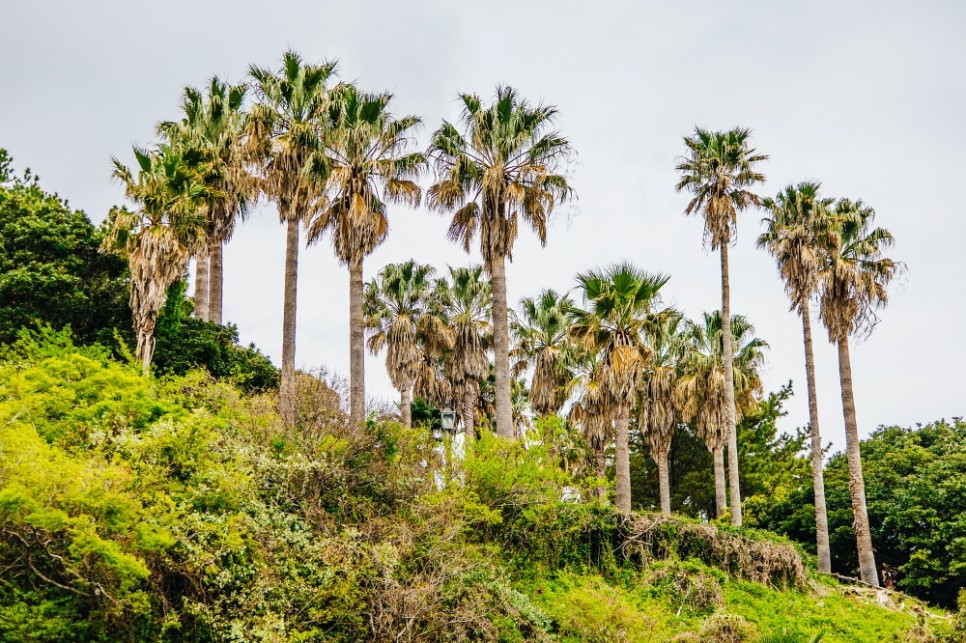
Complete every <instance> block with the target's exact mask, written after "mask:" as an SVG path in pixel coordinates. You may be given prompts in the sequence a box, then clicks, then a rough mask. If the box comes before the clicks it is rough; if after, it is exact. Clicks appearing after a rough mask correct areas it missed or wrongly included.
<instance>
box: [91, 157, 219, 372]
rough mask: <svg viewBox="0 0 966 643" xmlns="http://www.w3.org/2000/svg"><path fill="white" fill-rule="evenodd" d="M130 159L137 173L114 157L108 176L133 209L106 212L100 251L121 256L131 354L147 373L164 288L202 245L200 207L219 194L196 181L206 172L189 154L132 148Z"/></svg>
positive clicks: (176, 276)
mask: <svg viewBox="0 0 966 643" xmlns="http://www.w3.org/2000/svg"><path fill="white" fill-rule="evenodd" d="M134 156H135V158H136V159H137V163H138V168H137V174H135V173H133V172H132V171H131V170H130V169H129V168H128V167H126V166H125V165H123V164H122V163H121V162H120V161H118V160H117V159H116V158H115V159H113V162H114V172H113V175H114V178H116V179H118V180H119V181H120V182H121V183H122V184H123V185H124V192H125V195H126V196H127V197H128V198H129V199H131V200H132V201H133V202H134V203H136V204H137V211H136V212H131V211H129V210H128V209H126V208H114V209H113V210H112V211H111V214H110V217H109V222H110V223H109V225H110V232H109V234H108V236H107V237H106V238H105V240H104V245H103V249H104V250H105V251H108V252H118V253H121V254H125V255H127V259H128V264H129V265H130V269H131V313H132V315H133V318H134V319H133V321H134V333H135V335H136V336H137V347H136V349H135V356H136V358H137V360H138V361H139V362H140V363H141V368H142V369H143V371H144V374H145V375H147V374H148V373H150V371H151V358H152V356H153V353H154V326H155V323H156V322H157V319H158V313H159V312H160V310H161V307H162V306H163V305H164V301H165V299H166V297H167V291H168V286H170V285H171V284H172V283H174V282H175V281H176V280H177V279H178V278H179V277H181V275H182V274H184V271H185V269H186V268H187V265H188V259H189V258H190V256H191V254H192V252H194V251H196V250H197V249H198V248H199V247H200V246H201V245H203V243H204V240H205V219H206V212H205V210H204V204H205V203H206V202H208V201H209V199H211V198H218V196H219V195H217V193H214V194H213V193H212V192H210V190H209V189H208V187H207V186H206V185H205V184H204V181H203V178H202V177H203V176H204V175H205V174H206V173H207V172H209V171H210V168H209V167H208V166H207V165H205V163H204V160H203V159H202V158H201V157H200V156H199V155H198V154H197V153H195V152H192V151H191V150H179V149H177V148H173V147H171V146H168V145H160V146H158V147H157V149H156V150H151V151H149V150H145V149H141V148H138V147H135V148H134Z"/></svg>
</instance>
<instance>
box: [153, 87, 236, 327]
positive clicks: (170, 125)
mask: <svg viewBox="0 0 966 643" xmlns="http://www.w3.org/2000/svg"><path fill="white" fill-rule="evenodd" d="M246 90H247V87H246V86H245V85H228V84H226V83H224V82H222V81H221V80H219V79H218V77H217V76H214V77H212V79H211V81H209V84H208V88H207V93H206V94H203V93H202V92H201V91H199V90H197V89H195V88H193V87H186V88H185V90H184V96H183V98H182V101H181V109H182V111H183V112H184V117H183V118H182V119H181V120H180V121H167V122H164V123H161V124H160V125H159V126H158V131H159V133H160V134H161V135H162V136H164V137H165V138H166V139H167V140H168V141H169V142H171V143H172V144H177V145H185V146H190V147H192V148H193V149H196V150H198V151H199V152H200V153H201V154H202V155H203V156H204V158H205V159H206V160H207V161H208V163H209V165H210V168H211V171H210V172H209V173H208V174H207V175H206V176H205V177H204V179H205V183H206V184H207V185H209V186H211V187H212V188H213V190H214V191H215V192H216V193H217V195H218V198H212V199H211V201H210V202H209V203H208V204H207V211H208V225H207V228H208V229H207V237H208V238H207V244H206V247H204V248H202V251H201V252H199V253H198V254H197V257H196V258H195V261H196V275H195V316H196V317H198V318H200V319H205V320H207V321H212V322H215V323H216V324H220V323H221V322H222V301H223V297H222V291H223V288H222V284H223V280H224V274H223V272H224V270H223V262H222V249H223V246H224V244H225V243H226V242H227V241H228V240H229V239H230V238H231V235H232V233H233V232H234V229H235V224H236V223H237V221H238V219H239V218H241V217H243V216H244V215H245V213H246V211H247V209H248V206H249V205H250V204H251V201H252V197H253V196H254V194H253V187H254V186H253V182H252V179H251V177H250V176H249V175H248V173H247V171H246V168H245V164H244V162H243V155H242V152H243V150H242V142H243V141H242V136H243V134H244V130H245V123H246V119H247V114H246V113H245V112H244V111H243V109H242V106H243V102H244V99H245V92H246ZM209 267H210V268H209Z"/></svg>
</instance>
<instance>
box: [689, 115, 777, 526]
mask: <svg viewBox="0 0 966 643" xmlns="http://www.w3.org/2000/svg"><path fill="white" fill-rule="evenodd" d="M750 136H751V130H749V129H745V128H741V127H738V128H735V129H733V130H730V131H727V132H711V131H708V130H704V129H701V128H700V127H696V128H694V135H693V136H686V137H685V138H684V144H685V145H686V146H687V148H688V156H686V157H684V158H682V159H681V160H680V162H679V163H678V165H677V168H676V169H677V171H678V172H680V173H681V178H680V180H679V181H678V183H677V185H676V186H675V187H676V189H677V191H678V192H681V191H684V190H686V191H688V192H690V193H691V194H693V195H694V196H693V198H692V199H691V201H690V202H689V203H688V207H687V208H686V209H685V211H684V213H685V214H697V213H700V214H701V215H702V216H703V217H704V237H705V242H706V243H708V242H710V244H711V249H712V250H720V251H721V316H722V318H723V323H724V326H725V327H726V328H727V327H728V326H729V325H730V321H729V320H730V318H731V282H730V278H729V275H728V246H730V245H731V243H732V239H733V237H734V234H735V231H736V228H737V223H738V213H739V212H740V211H742V210H744V209H745V208H747V207H749V206H752V205H759V204H760V202H761V199H760V198H759V197H758V196H757V195H756V194H754V193H752V192H751V191H749V188H751V187H753V186H754V185H755V184H756V183H761V182H763V181H764V180H765V177H764V175H763V174H761V173H760V172H758V171H756V170H755V166H756V165H757V164H758V163H760V162H761V161H764V160H766V159H767V158H768V157H767V156H766V155H764V154H758V153H757V152H756V151H755V150H754V149H753V148H751V147H749V144H748V139H749V138H750ZM724 341H725V346H724V356H723V357H724V365H725V368H724V372H725V382H724V385H725V386H724V388H725V390H724V395H725V397H726V398H727V400H726V403H725V430H726V431H727V442H728V458H729V460H730V462H731V466H730V467H729V476H728V479H729V486H730V487H731V521H732V523H733V524H735V525H738V526H740V525H741V489H740V484H739V482H740V481H739V476H738V435H737V431H736V429H735V424H736V422H737V418H736V417H735V414H734V413H733V412H732V411H731V409H732V408H733V407H734V397H735V386H734V382H733V381H732V377H731V373H732V369H731V367H730V364H731V362H732V360H733V359H734V347H733V346H732V345H731V338H730V337H729V336H728V334H727V333H725V335H724Z"/></svg>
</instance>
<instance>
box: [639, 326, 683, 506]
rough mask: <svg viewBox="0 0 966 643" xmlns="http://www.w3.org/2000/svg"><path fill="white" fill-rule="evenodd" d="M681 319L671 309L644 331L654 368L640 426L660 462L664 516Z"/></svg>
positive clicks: (645, 389) (645, 391) (644, 389)
mask: <svg viewBox="0 0 966 643" xmlns="http://www.w3.org/2000/svg"><path fill="white" fill-rule="evenodd" d="M682 319H683V318H682V316H681V314H680V313H678V312H677V311H673V310H669V311H668V312H667V313H666V314H664V315H661V316H660V318H658V319H656V320H655V323H653V324H649V325H648V327H646V328H645V338H646V340H647V342H648V344H649V345H650V347H651V354H652V360H651V366H650V368H649V369H648V371H647V374H646V379H645V382H644V386H643V387H642V389H641V400H640V404H639V417H638V422H637V424H638V427H639V428H640V429H641V431H643V432H644V433H645V435H646V436H647V439H648V443H649V444H650V447H651V457H653V458H654V462H655V463H657V471H658V487H659V489H660V494H661V513H663V514H665V515H669V514H670V513H671V476H670V469H669V466H668V454H669V453H670V451H671V438H672V437H673V433H674V424H675V420H676V418H677V412H676V411H677V409H676V407H675V397H674V389H675V387H676V385H677V380H678V367H679V364H678V362H679V357H680V354H681V352H682V346H683V344H684V334H683V332H682V331H681V327H682V326H683V324H682V323H681V322H682Z"/></svg>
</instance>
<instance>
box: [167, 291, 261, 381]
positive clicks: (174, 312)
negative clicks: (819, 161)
mask: <svg viewBox="0 0 966 643" xmlns="http://www.w3.org/2000/svg"><path fill="white" fill-rule="evenodd" d="M185 289H186V288H185V283H184V282H183V281H176V282H175V283H174V284H172V285H171V287H170V288H169V289H168V298H167V300H166V301H165V304H164V308H163V309H162V310H161V315H160V316H159V317H158V324H157V327H156V328H155V341H156V344H155V350H154V362H153V364H152V368H153V369H154V371H155V372H156V373H159V374H161V375H184V374H186V373H187V372H188V371H190V370H192V369H195V368H199V367H202V368H205V369H207V371H208V372H209V373H211V375H212V376H214V377H215V378H217V379H228V380H230V381H232V382H233V383H235V384H237V385H238V386H239V387H241V388H242V389H244V390H247V391H252V390H267V389H272V388H277V386H278V378H279V371H278V369H277V368H275V367H274V366H272V362H271V360H269V359H268V358H267V357H266V356H265V355H263V354H262V353H261V352H260V351H259V350H258V349H257V348H255V346H254V344H252V345H249V346H248V347H244V346H239V345H238V329H237V328H236V327H235V326H234V325H233V324H228V325H225V326H222V325H220V324H214V323H212V322H209V321H204V320H201V319H197V318H195V317H192V316H191V312H192V304H191V302H190V301H189V300H188V299H186V298H185Z"/></svg>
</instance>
